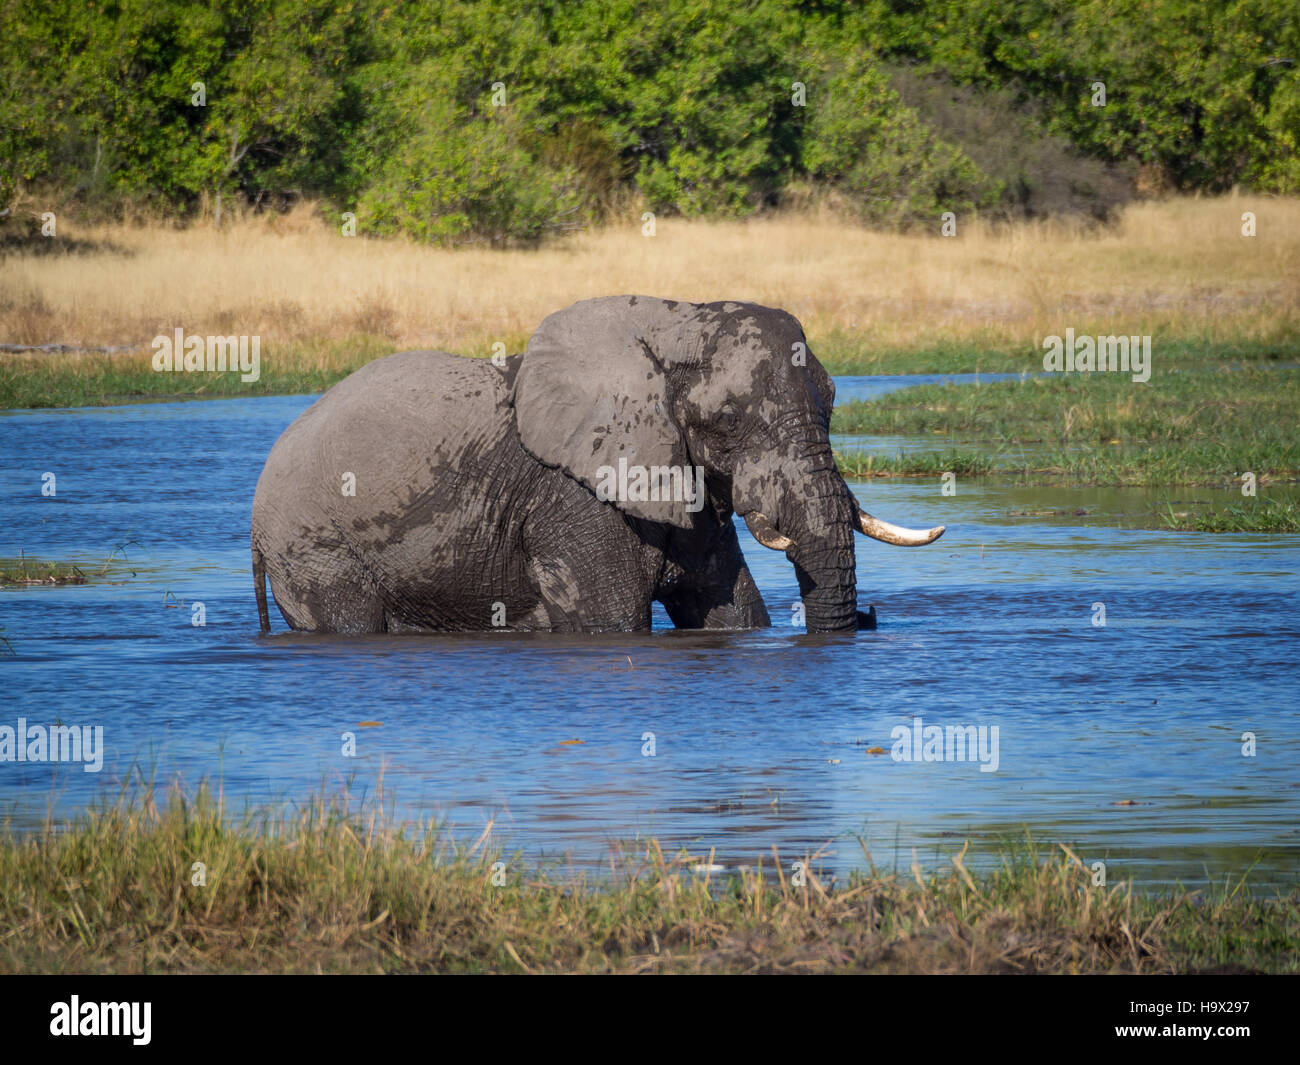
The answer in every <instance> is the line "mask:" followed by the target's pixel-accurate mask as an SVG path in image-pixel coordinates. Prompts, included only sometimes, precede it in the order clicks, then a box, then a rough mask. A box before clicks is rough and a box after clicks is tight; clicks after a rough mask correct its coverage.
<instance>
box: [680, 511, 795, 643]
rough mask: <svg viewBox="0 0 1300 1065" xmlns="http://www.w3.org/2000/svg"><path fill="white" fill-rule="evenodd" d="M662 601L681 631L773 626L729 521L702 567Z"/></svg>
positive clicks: (683, 576) (683, 578) (694, 569)
mask: <svg viewBox="0 0 1300 1065" xmlns="http://www.w3.org/2000/svg"><path fill="white" fill-rule="evenodd" d="M659 601H660V602H662V603H663V605H664V609H665V610H667V611H668V616H669V617H670V618H672V622H673V624H674V625H676V626H677V627H678V628H679V629H761V628H767V627H768V626H769V625H771V624H772V619H771V617H770V616H769V615H768V612H767V607H766V606H765V605H764V603H763V597H762V595H761V594H759V591H758V585H756V584H755V583H754V578H753V576H752V575H751V574H750V572H749V567H748V566H747V565H746V564H745V556H744V555H743V554H742V553H741V550H740V542H739V541H738V539H737V538H736V529H735V526H733V525H732V524H731V522H729V521H728V522H727V523H726V524H725V525H724V526H723V527H721V528H719V529H718V531H717V535H716V538H715V540H714V542H713V545H712V547H711V549H710V550H709V551H708V552H707V553H706V554H705V556H704V558H703V561H702V563H701V564H699V565H698V566H694V567H692V568H691V569H689V570H686V571H684V572H682V573H681V574H680V575H679V577H678V578H677V579H675V580H673V581H671V582H670V583H669V584H668V585H667V586H666V587H665V588H663V589H661V593H660V595H659Z"/></svg>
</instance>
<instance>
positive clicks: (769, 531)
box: [745, 510, 794, 551]
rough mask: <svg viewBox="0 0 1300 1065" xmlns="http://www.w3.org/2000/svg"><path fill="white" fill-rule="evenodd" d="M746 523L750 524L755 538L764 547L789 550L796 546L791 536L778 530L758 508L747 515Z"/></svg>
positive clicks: (774, 549) (750, 529)
mask: <svg viewBox="0 0 1300 1065" xmlns="http://www.w3.org/2000/svg"><path fill="white" fill-rule="evenodd" d="M745 524H746V525H748V526H749V531H750V532H751V533H753V534H754V539H755V540H757V541H758V542H759V543H760V544H762V545H763V546H764V547H770V548H771V549H772V550H773V551H789V550H790V549H791V548H792V547H794V541H793V540H791V539H790V537H788V536H783V535H781V533H779V532H777V531H776V528H775V527H774V526H773V525H772V523H771V522H770V521H769V520H768V519H767V517H766V516H765V515H763V514H760V513H759V512H758V511H757V510H754V511H750V513H748V514H746V515H745Z"/></svg>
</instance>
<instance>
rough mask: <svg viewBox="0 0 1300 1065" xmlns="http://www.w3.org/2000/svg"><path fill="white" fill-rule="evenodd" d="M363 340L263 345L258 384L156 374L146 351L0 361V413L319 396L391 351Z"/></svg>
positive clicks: (384, 343) (235, 377)
mask: <svg viewBox="0 0 1300 1065" xmlns="http://www.w3.org/2000/svg"><path fill="white" fill-rule="evenodd" d="M395 350H396V349H395V348H394V346H393V344H392V343H391V342H390V341H388V340H385V339H383V338H382V337H373V336H361V337H349V338H347V339H343V340H319V341H303V342H289V343H282V344H274V345H271V344H264V345H262V350H261V358H260V366H259V378H258V380H257V381H250V382H247V383H246V382H243V381H241V380H240V375H239V374H238V373H231V372H226V373H206V372H205V373H157V372H155V371H154V370H153V367H152V365H151V361H150V360H151V356H152V353H151V352H149V351H141V352H126V353H116V354H97V353H93V352H87V353H76V354H60V355H47V354H20V355H15V354H0V408H5V409H12V408H19V407H95V406H109V405H113V404H118V403H141V402H146V401H150V400H154V401H164V400H176V399H234V398H241V397H244V396H270V395H298V394H304V393H312V392H323V391H324V390H325V389H327V388H329V387H330V386H331V385H334V384H337V383H338V382H339V381H341V380H343V378H345V377H347V376H348V374H350V373H352V372H353V371H354V370H358V369H360V368H361V367H362V366H364V365H365V364H366V363H367V362H370V361H371V360H372V359H376V358H379V357H381V356H383V355H387V354H390V353H391V352H393V351H395Z"/></svg>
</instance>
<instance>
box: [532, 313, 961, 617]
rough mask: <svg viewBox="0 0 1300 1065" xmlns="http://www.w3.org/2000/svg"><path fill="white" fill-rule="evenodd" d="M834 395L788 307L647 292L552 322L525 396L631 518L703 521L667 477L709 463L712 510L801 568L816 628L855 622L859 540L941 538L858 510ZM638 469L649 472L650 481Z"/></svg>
mask: <svg viewBox="0 0 1300 1065" xmlns="http://www.w3.org/2000/svg"><path fill="white" fill-rule="evenodd" d="M834 400H835V386H834V384H833V383H832V381H831V379H830V375H829V374H827V373H826V371H825V370H824V369H823V368H822V366H821V364H820V363H819V362H818V361H817V359H816V358H814V357H813V355H812V353H811V352H810V351H809V350H808V347H807V340H806V338H805V337H804V334H803V329H802V328H801V327H800V325H799V323H798V322H797V321H796V320H795V319H794V318H793V317H791V316H790V315H789V314H786V313H785V312H783V311H778V310H772V309H770V308H767V307H759V306H756V305H754V304H748V303H730V302H724V303H705V304H693V303H679V302H675V301H672V300H660V299H652V298H649V297H645V296H615V297H608V298H602V299H593V300H586V301H584V302H582V303H577V304H575V305H574V306H572V307H570V308H568V309H567V310H563V311H559V312H558V313H556V314H552V315H551V316H550V317H549V318H547V319H546V320H545V321H544V322H543V323H542V325H541V327H540V328H539V329H538V331H537V332H536V333H535V334H534V335H533V337H532V339H531V340H530V341H529V343H528V349H527V352H526V353H525V355H524V358H523V360H522V363H521V365H520V367H519V372H518V376H517V378H516V380H515V391H514V404H515V416H516V421H517V424H518V429H519V435H520V438H521V440H522V441H523V444H524V446H525V447H526V448H527V449H528V450H529V451H530V452H532V453H533V454H534V455H535V456H537V457H538V458H539V459H540V460H541V461H543V462H544V463H546V464H547V465H550V466H556V467H559V468H561V469H563V470H564V471H565V472H566V473H567V474H568V475H569V476H571V477H574V478H576V479H577V480H579V481H581V482H582V483H583V484H585V485H586V486H587V487H589V488H590V489H591V490H592V491H594V492H596V493H597V494H598V495H601V496H602V498H608V499H611V502H613V503H614V505H616V506H618V507H620V508H622V509H623V510H624V511H625V512H626V513H628V514H630V515H632V516H635V517H638V518H644V519H649V520H653V521H662V522H667V523H669V524H671V525H675V526H678V527H680V528H690V527H691V526H692V524H693V523H694V522H695V521H697V520H698V518H697V515H696V514H695V513H694V512H695V511H697V510H699V509H700V505H701V503H703V502H704V501H703V500H698V501H697V500H695V499H692V498H691V497H690V496H689V494H684V493H682V492H679V491H673V490H671V487H670V486H671V482H670V480H669V478H668V477H667V476H665V474H664V473H662V472H660V473H658V474H656V473H654V472H653V471H655V470H656V469H657V470H659V471H664V470H669V471H671V470H682V469H686V470H688V471H694V470H695V469H698V468H702V469H703V471H704V480H705V483H706V485H707V495H708V505H710V506H712V507H713V509H714V510H715V511H717V513H718V514H719V516H720V517H722V518H724V519H725V520H730V514H731V511H733V510H734V511H735V512H736V513H738V514H740V515H741V516H742V517H743V518H744V519H745V521H746V522H747V523H748V525H749V529H750V531H751V532H752V533H753V534H754V536H755V538H756V539H757V540H758V541H759V542H760V543H761V544H763V545H764V546H765V547H769V548H772V549H774V550H778V551H784V552H786V555H787V557H789V559H790V560H791V561H792V562H793V563H794V565H795V571H796V574H797V576H798V579H799V590H800V594H801V595H802V597H803V600H804V610H805V618H806V621H807V625H808V631H809V632H835V631H842V630H850V629H855V628H856V627H857V624H858V616H857V585H856V579H855V570H854V533H855V532H862V533H865V534H866V535H867V536H871V537H874V538H875V539H878V540H883V541H886V542H887V543H894V544H904V545H916V544H925V543H929V542H931V541H932V540H934V539H936V538H937V537H938V536H939V535H940V534H941V533H942V532H943V528H942V527H939V528H937V529H931V530H929V531H927V532H914V531H911V530H907V529H901V528H899V527H897V526H893V525H890V524H889V523H887V522H882V521H878V520H877V519H875V518H873V517H871V516H870V515H868V514H866V513H865V512H864V511H862V510H861V509H860V508H859V507H858V505H857V502H856V501H855V499H854V497H853V494H852V492H850V490H849V487H848V485H846V484H845V483H844V480H843V478H842V477H841V476H840V474H839V472H838V470H837V469H836V466H835V461H834V459H833V457H832V455H831V445H830V436H829V429H830V418H831V408H832V406H833V405H834ZM620 460H624V463H625V465H624V466H623V467H620ZM638 469H641V470H647V471H651V472H650V473H649V475H648V478H646V479H643V480H640V481H639V482H638V480H637V478H638V474H637V470H638ZM624 470H628V471H631V472H630V474H629V475H627V476H624V473H623V471H624ZM677 483H679V484H681V483H694V478H693V477H691V476H687V477H686V478H679V479H678V482H677ZM647 484H648V486H649V491H646V486H647ZM612 485H613V486H616V487H617V491H616V492H615V493H614V494H613V496H612V497H611V492H610V490H611V486H612ZM660 487H662V488H664V489H668V490H667V491H655V489H656V488H660ZM664 495H669V496H675V498H667V499H665V498H663V496H664Z"/></svg>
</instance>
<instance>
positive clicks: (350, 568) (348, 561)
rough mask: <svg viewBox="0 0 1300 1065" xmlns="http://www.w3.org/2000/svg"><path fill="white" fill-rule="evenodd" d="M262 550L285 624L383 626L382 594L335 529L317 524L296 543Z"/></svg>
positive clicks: (342, 628)
mask: <svg viewBox="0 0 1300 1065" xmlns="http://www.w3.org/2000/svg"><path fill="white" fill-rule="evenodd" d="M303 544H306V545H307V546H303ZM263 554H264V558H265V565H266V573H267V576H268V577H269V578H270V581H271V594H272V596H274V598H275V604H276V606H277V607H279V608H280V613H281V615H283V617H284V620H285V622H286V623H287V624H288V625H289V627H290V628H291V629H296V630H298V631H306V632H341V633H361V632H384V631H386V629H387V627H388V626H387V623H386V620H385V611H384V603H383V599H382V597H381V596H380V595H379V594H378V593H377V591H376V590H375V587H374V583H373V581H372V580H371V578H370V575H369V574H368V573H367V572H366V570H365V568H364V567H363V566H362V564H361V562H360V561H359V560H358V559H357V557H356V554H355V553H354V552H353V550H352V549H351V548H350V547H349V546H348V545H347V544H346V543H344V542H343V540H342V537H341V536H340V535H339V533H338V531H337V529H334V528H332V527H330V526H322V528H320V529H317V530H315V531H314V532H313V533H312V535H311V536H304V537H303V538H302V540H301V541H300V542H294V543H290V544H289V545H287V546H286V547H283V548H282V549H280V550H270V551H267V550H265V549H264V551H263Z"/></svg>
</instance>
